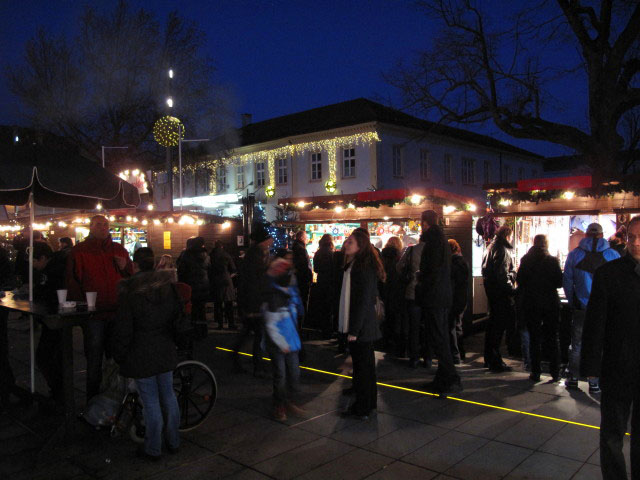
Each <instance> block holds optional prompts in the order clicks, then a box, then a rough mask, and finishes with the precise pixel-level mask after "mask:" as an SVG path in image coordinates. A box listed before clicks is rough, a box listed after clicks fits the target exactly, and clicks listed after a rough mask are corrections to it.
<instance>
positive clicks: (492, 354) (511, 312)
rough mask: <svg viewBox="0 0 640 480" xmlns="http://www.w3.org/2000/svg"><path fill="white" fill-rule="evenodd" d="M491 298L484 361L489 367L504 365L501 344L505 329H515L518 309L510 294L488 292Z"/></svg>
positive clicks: (485, 336)
mask: <svg viewBox="0 0 640 480" xmlns="http://www.w3.org/2000/svg"><path fill="white" fill-rule="evenodd" d="M487 298H488V299H489V309H490V315H489V324H488V325H487V329H486V331H485V334H484V362H485V364H486V365H487V367H489V368H492V367H498V366H500V365H502V355H500V344H501V343H502V337H503V335H504V333H505V330H509V331H511V330H513V331H515V320H516V311H515V308H514V306H513V303H512V302H511V298H510V297H508V296H506V295H505V296H502V295H500V294H499V293H498V294H487Z"/></svg>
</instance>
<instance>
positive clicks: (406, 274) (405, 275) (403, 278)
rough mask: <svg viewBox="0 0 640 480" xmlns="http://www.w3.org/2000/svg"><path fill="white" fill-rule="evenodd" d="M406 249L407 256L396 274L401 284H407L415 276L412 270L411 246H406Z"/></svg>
mask: <svg viewBox="0 0 640 480" xmlns="http://www.w3.org/2000/svg"><path fill="white" fill-rule="evenodd" d="M407 250H408V251H409V258H408V259H407V263H405V264H404V268H403V269H402V271H401V272H400V274H399V275H398V280H400V283H401V284H403V285H409V284H410V283H411V282H412V281H413V279H414V277H415V272H414V271H413V246H411V247H409V248H407ZM405 255H406V254H405Z"/></svg>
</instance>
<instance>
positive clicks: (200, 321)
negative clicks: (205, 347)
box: [191, 300, 209, 337]
mask: <svg viewBox="0 0 640 480" xmlns="http://www.w3.org/2000/svg"><path fill="white" fill-rule="evenodd" d="M206 307H207V302H204V301H200V300H199V301H192V302H191V325H193V326H194V327H195V329H196V330H197V332H198V333H199V334H200V335H201V336H202V337H206V336H207V334H208V333H209V329H208V327H207V309H206Z"/></svg>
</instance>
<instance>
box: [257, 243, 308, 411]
mask: <svg viewBox="0 0 640 480" xmlns="http://www.w3.org/2000/svg"><path fill="white" fill-rule="evenodd" d="M281 255H282V256H281V257H280V258H276V259H275V260H274V261H273V262H272V263H271V265H270V266H269V269H268V270H267V278H268V286H267V289H266V292H265V297H264V299H265V301H264V303H263V304H262V314H263V319H264V324H265V331H266V333H267V335H266V339H265V340H266V346H267V351H268V352H269V355H270V357H271V365H272V367H273V402H274V409H273V417H274V418H275V419H276V420H279V421H285V420H286V419H287V413H290V414H292V415H295V416H302V415H304V411H303V410H302V409H301V408H300V407H298V406H297V405H295V404H294V403H293V402H292V400H291V399H292V397H293V395H295V393H296V392H297V391H298V390H299V388H300V387H299V384H300V368H299V365H300V363H299V359H298V352H299V351H300V348H301V346H302V343H301V342H300V336H299V335H298V329H297V325H298V318H299V316H300V315H302V314H303V313H304V310H303V306H302V301H301V299H300V293H299V292H298V287H297V285H296V281H295V275H294V274H293V272H292V267H293V261H292V255H291V253H290V252H283V253H282V254H281Z"/></svg>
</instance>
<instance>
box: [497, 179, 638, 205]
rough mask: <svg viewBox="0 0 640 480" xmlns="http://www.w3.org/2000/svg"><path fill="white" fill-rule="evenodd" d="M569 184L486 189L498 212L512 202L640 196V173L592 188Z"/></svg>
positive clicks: (498, 185) (514, 185)
mask: <svg viewBox="0 0 640 480" xmlns="http://www.w3.org/2000/svg"><path fill="white" fill-rule="evenodd" d="M567 178H571V177H567ZM567 185H569V186H568V187H564V188H556V189H553V190H530V191H520V190H518V188H517V186H516V184H512V183H511V184H502V185H500V184H494V185H487V186H485V190H487V198H488V200H489V203H490V205H491V207H492V208H493V209H494V210H495V211H496V212H503V211H505V209H506V207H508V206H510V205H512V204H519V203H527V202H532V203H535V204H539V203H540V202H549V201H551V200H558V199H560V198H565V199H566V200H571V199H572V198H573V197H574V196H578V197H591V198H602V197H607V196H613V195H615V194H616V193H630V194H632V195H634V196H636V197H637V196H640V174H633V175H629V176H626V177H623V178H621V179H613V180H612V179H609V180H605V181H603V182H600V183H598V184H593V185H592V186H591V187H590V188H571V185H570V184H567ZM558 186H559V185H558Z"/></svg>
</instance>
